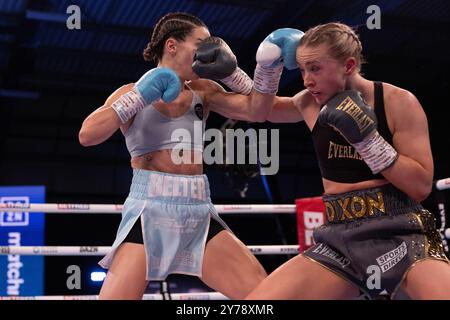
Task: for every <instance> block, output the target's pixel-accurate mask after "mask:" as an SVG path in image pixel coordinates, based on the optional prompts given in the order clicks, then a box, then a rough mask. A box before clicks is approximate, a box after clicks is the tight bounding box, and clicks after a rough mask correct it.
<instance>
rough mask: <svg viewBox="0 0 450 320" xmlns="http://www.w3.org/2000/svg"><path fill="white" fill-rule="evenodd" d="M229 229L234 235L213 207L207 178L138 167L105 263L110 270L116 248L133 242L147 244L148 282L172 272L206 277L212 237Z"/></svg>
mask: <svg viewBox="0 0 450 320" xmlns="http://www.w3.org/2000/svg"><path fill="white" fill-rule="evenodd" d="M210 221H211V222H212V223H211V224H212V225H213V230H211V231H210V230H209V229H210ZM224 229H227V230H228V231H230V229H229V228H228V227H227V225H226V224H225V222H223V220H222V219H221V218H220V217H219V216H218V214H217V211H216V210H215V208H214V205H213V204H212V203H211V198H210V192H209V183H208V179H207V177H206V175H193V176H188V175H175V174H167V173H162V172H156V171H150V170H141V169H134V171H133V181H132V184H131V188H130V193H129V195H128V198H127V199H126V201H125V204H124V207H123V211H122V221H121V223H120V226H119V229H118V231H117V237H116V240H115V241H114V244H113V246H112V250H111V252H109V253H108V254H107V255H106V256H105V257H104V258H103V259H102V260H101V261H100V265H101V266H102V267H104V268H109V267H110V265H111V262H112V260H113V257H114V254H115V252H116V250H117V248H118V247H119V246H120V245H121V244H122V243H123V242H134V243H141V244H143V245H144V248H145V254H146V259H147V275H146V279H147V280H164V279H166V277H167V276H168V275H169V274H170V273H181V274H188V275H193V276H198V277H201V275H202V261H203V253H204V251H205V244H206V241H207V238H212V237H213V236H214V235H215V234H217V233H218V232H220V231H221V230H224Z"/></svg>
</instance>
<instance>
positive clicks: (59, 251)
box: [0, 245, 298, 256]
mask: <svg viewBox="0 0 450 320" xmlns="http://www.w3.org/2000/svg"><path fill="white" fill-rule="evenodd" d="M247 248H249V249H250V251H251V252H252V253H253V254H254V255H269V254H270V255H278V254H297V253H298V245H270V246H247ZM110 250H111V247H108V246H64V247H59V246H0V256H2V255H9V254H18V255H21V256H104V255H106V254H107V253H108V252H109V251H110Z"/></svg>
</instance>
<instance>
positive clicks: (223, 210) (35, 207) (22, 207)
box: [0, 203, 295, 214]
mask: <svg viewBox="0 0 450 320" xmlns="http://www.w3.org/2000/svg"><path fill="white" fill-rule="evenodd" d="M214 207H215V208H216V210H217V212H218V213H220V214H236V213H257V214H283V213H295V205H293V204H292V205H291V204H278V205H267V204H250V205H240V204H231V205H229V204H228V205H215V206H214ZM0 211H9V212H23V211H26V212H45V213H59V214H61V213H70V214H72V213H96V214H102V213H105V214H111V213H122V205H121V204H84V203H73V204H72V203H30V204H21V203H14V204H10V203H0Z"/></svg>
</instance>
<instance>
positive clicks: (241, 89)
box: [220, 67, 253, 96]
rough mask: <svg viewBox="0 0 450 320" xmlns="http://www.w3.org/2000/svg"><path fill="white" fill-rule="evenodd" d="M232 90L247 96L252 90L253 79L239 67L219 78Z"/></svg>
mask: <svg viewBox="0 0 450 320" xmlns="http://www.w3.org/2000/svg"><path fill="white" fill-rule="evenodd" d="M220 81H221V82H223V83H224V84H225V85H226V86H227V87H228V88H230V89H231V90H233V92H236V93H241V94H243V95H246V96H248V95H249V94H250V92H252V88H253V80H252V79H251V78H250V77H249V76H248V75H247V74H246V73H245V72H244V71H243V70H242V69H241V68H239V67H237V68H236V70H234V72H233V73H232V74H231V75H230V76H228V77H226V78H224V79H221V80H220Z"/></svg>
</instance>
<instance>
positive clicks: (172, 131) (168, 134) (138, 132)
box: [124, 85, 205, 157]
mask: <svg viewBox="0 0 450 320" xmlns="http://www.w3.org/2000/svg"><path fill="white" fill-rule="evenodd" d="M186 86H187V85H186ZM188 88H189V90H191V92H192V103H191V106H190V107H189V109H188V111H186V113H184V114H183V115H182V116H180V117H177V118H169V117H167V116H165V115H164V114H162V113H161V112H159V111H158V110H157V109H156V108H155V107H154V106H153V105H152V104H150V105H148V106H146V107H145V108H144V109H142V110H141V111H139V112H138V113H137V114H136V116H135V117H134V120H133V123H132V124H131V126H130V127H129V128H128V130H127V131H126V132H125V134H124V136H125V142H126V145H127V148H128V151H129V152H130V154H131V156H132V157H137V156H141V155H143V154H145V153H148V152H152V151H156V150H163V149H174V148H178V149H184V150H196V151H201V152H202V151H203V133H204V132H205V119H204V114H203V113H204V112H203V102H202V99H201V98H200V97H199V96H198V95H197V93H195V91H194V90H192V89H191V88H190V87H189V86H188Z"/></svg>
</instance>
